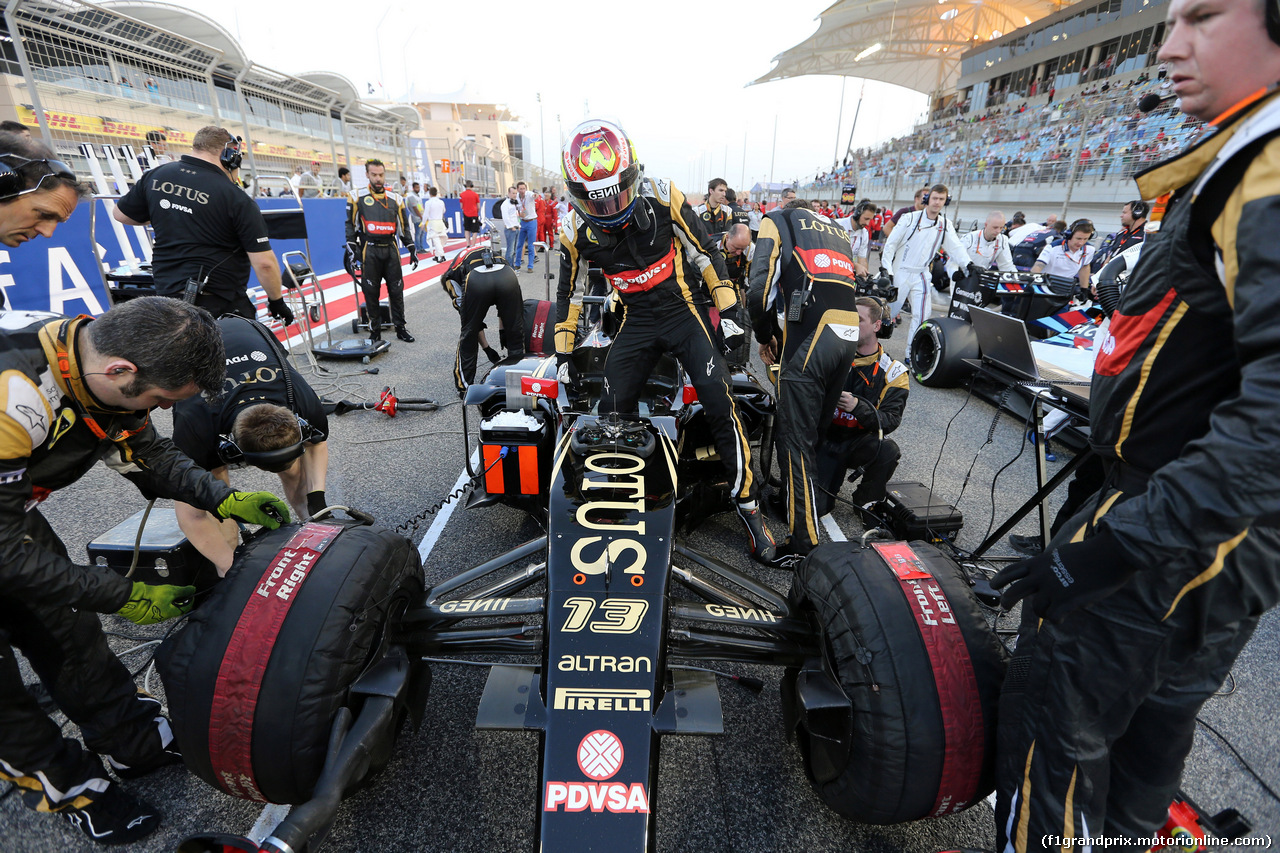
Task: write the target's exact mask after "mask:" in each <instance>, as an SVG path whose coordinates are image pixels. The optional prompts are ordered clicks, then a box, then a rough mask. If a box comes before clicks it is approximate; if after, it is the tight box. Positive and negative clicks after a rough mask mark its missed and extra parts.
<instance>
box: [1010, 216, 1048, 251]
mask: <svg viewBox="0 0 1280 853" xmlns="http://www.w3.org/2000/svg"><path fill="white" fill-rule="evenodd" d="M1043 230H1044V226H1043V225H1041V224H1040V223H1039V222H1028V223H1027V224H1026V225H1019V226H1018V227H1017V228H1013V229H1010V231H1009V244H1010V245H1013V246H1016V245H1018V244H1019V243H1021V242H1022V241H1023V240H1025V239H1027V237H1028V236H1030V235H1032V234H1034V233H1036V232H1037V231H1043Z"/></svg>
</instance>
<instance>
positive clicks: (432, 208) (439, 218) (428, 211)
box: [422, 187, 448, 261]
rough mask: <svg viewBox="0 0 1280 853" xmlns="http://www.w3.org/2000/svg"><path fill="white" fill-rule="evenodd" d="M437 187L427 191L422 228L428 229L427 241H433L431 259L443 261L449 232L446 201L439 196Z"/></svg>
mask: <svg viewBox="0 0 1280 853" xmlns="http://www.w3.org/2000/svg"><path fill="white" fill-rule="evenodd" d="M438 192H439V191H438V190H437V189H436V188H435V187H431V189H429V190H427V196H428V197H427V200H426V202H425V203H424V204H423V205H422V227H423V228H425V229H427V239H428V240H430V241H431V257H432V258H434V259H435V260H437V261H443V260H444V258H445V254H444V235H445V233H446V232H447V231H448V228H447V226H446V225H445V224H444V199H442V198H440V196H439V195H438V194H437V193H438Z"/></svg>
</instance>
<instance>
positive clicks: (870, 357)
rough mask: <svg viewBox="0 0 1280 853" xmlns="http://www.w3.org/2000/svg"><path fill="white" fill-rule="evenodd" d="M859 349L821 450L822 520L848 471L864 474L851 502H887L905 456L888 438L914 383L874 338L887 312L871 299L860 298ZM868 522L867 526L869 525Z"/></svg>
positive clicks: (819, 510)
mask: <svg viewBox="0 0 1280 853" xmlns="http://www.w3.org/2000/svg"><path fill="white" fill-rule="evenodd" d="M857 305H858V319H859V323H858V349H857V353H856V355H855V356H854V359H853V366H852V369H851V370H850V371H849V378H848V379H847V380H845V383H844V390H843V391H842V392H841V393H840V399H839V400H838V401H837V403H836V408H835V411H834V412H833V414H832V418H831V423H830V425H829V426H828V427H827V429H826V433H825V436H824V438H823V441H822V443H821V444H819V445H818V452H817V459H818V462H817V467H816V470H817V472H818V474H817V477H816V478H815V481H814V484H815V485H816V486H818V494H817V496H816V497H817V501H816V503H817V513H818V517H819V518H821V517H822V516H824V515H826V514H827V513H829V512H831V508H832V507H833V506H835V499H836V498H835V496H836V495H837V494H839V493H840V484H841V483H842V482H844V475H845V472H847V471H848V470H849V469H850V468H861V469H862V479H861V480H860V481H859V483H858V486H857V488H855V489H854V490H853V495H852V496H851V497H850V500H852V501H853V503H854V505H855V506H857V507H859V508H860V509H866V508H867V507H868V506H870V505H871V504H873V503H875V502H876V501H881V500H884V496H885V487H886V486H888V484H889V478H890V477H892V476H893V472H894V471H895V470H897V468H898V459H899V458H901V456H902V453H901V451H899V449H898V445H897V443H896V442H895V441H894V440H893V439H891V438H889V437H888V435H889V433H891V432H893V431H894V430H896V429H897V428H898V425H899V424H900V423H902V412H903V410H904V409H906V407H907V394H908V393H909V392H910V390H911V383H910V381H909V380H908V378H907V367H906V365H905V364H903V363H902V362H900V361H895V360H894V359H893V358H891V357H890V356H889V354H888V353H886V352H885V351H884V347H883V346H881V344H880V341H879V339H878V338H877V336H876V333H877V332H879V331H880V323H881V320H882V318H883V317H884V314H885V311H886V310H887V309H886V308H885V306H884V304H883V303H881V302H880V300H878V299H873V298H872V297H870V296H859V297H858V299H857ZM865 518H866V517H865V516H864V520H865Z"/></svg>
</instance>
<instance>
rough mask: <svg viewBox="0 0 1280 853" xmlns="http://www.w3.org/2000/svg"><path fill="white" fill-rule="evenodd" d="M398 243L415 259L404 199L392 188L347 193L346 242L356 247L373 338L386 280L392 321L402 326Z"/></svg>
mask: <svg viewBox="0 0 1280 853" xmlns="http://www.w3.org/2000/svg"><path fill="white" fill-rule="evenodd" d="M397 238H399V240H400V242H401V243H403V244H404V245H405V248H407V249H408V250H409V257H410V259H413V260H415V261H416V259H417V257H418V255H417V252H416V251H415V249H414V247H413V237H412V236H411V234H410V231H409V214H408V212H407V211H406V210H405V204H404V200H403V199H402V198H400V196H399V195H397V194H396V193H394V192H392V191H391V190H387V189H384V190H383V191H382V192H375V191H374V190H373V188H372V187H365V188H363V189H360V190H357V191H355V192H353V193H351V194H350V195H349V196H347V243H348V245H353V244H354V246H355V251H356V257H358V258H359V259H360V262H361V274H360V289H361V290H362V291H364V304H365V307H366V309H367V310H368V312H369V329H370V332H371V333H372V335H373V337H375V338H377V337H379V336H380V335H381V330H382V309H381V307H380V304H381V303H380V296H379V295H380V293H381V291H382V282H383V281H386V283H387V302H388V303H390V306H391V323H392V324H393V325H394V326H395V327H396V328H397V329H403V328H404V274H403V273H402V272H401V269H400V246H399V245H398V244H397V243H396V239H397Z"/></svg>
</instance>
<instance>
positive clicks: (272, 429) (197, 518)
mask: <svg viewBox="0 0 1280 853" xmlns="http://www.w3.org/2000/svg"><path fill="white" fill-rule="evenodd" d="M217 324H218V332H219V333H220V334H221V336H222V346H223V349H224V350H225V352H226V364H227V377H226V379H225V380H224V381H223V386H222V388H223V394H222V397H221V399H219V400H218V402H217V403H208V402H205V400H203V399H202V398H199V397H193V398H191V399H189V400H183V401H182V402H181V403H178V404H177V405H176V406H174V407H173V443H174V444H176V445H177V446H178V449H179V450H181V451H182V452H183V453H185V454H187V456H189V457H191V459H192V460H193V461H195V463H196V464H197V465H199V466H200V467H202V468H204V469H205V470H206V471H209V472H211V473H212V474H213V476H215V477H217V478H218V479H219V480H221V481H222V482H224V483H226V484H228V485H230V484H231V478H230V476H229V475H228V466H229V465H236V464H239V463H244V464H246V465H252V466H254V467H255V468H260V469H262V470H263V471H269V472H271V473H273V474H278V475H279V476H280V487H281V489H282V491H283V492H284V496H285V499H286V500H288V502H289V505H290V506H292V507H293V511H294V512H295V513H296V514H297V516H298V517H299V518H308V517H310V516H312V515H314V514H315V513H317V512H319V511H320V510H322V509H324V508H325V506H326V505H327V499H326V498H325V494H324V488H325V475H326V473H327V472H328V468H329V443H328V435H329V421H328V418H327V417H326V416H325V413H324V407H323V406H322V405H321V404H320V398H319V397H318V396H317V395H316V392H315V391H313V390H312V388H311V386H310V385H308V384H307V382H306V380H304V379H303V378H302V375H301V374H299V373H298V372H297V371H296V370H294V369H293V367H291V366H290V365H289V363H288V361H287V360H286V359H285V355H284V352H283V351H282V350H281V348H280V345H279V344H278V343H277V342H276V339H275V337H274V336H273V335H272V334H271V332H269V331H268V330H267V329H266V328H265V327H263V326H261V325H259V324H258V323H255V322H254V321H253V320H246V319H244V318H243V317H236V316H234V315H227V316H225V317H221V318H219V319H218V321H217ZM175 511H176V514H177V516H178V525H179V526H180V527H181V528H182V532H183V533H184V534H186V537H187V538H188V539H189V540H191V544H192V545H194V546H195V547H196V550H197V551H199V552H200V553H201V554H203V555H204V556H205V557H207V558H208V559H209V560H210V561H212V562H213V564H214V566H216V567H217V569H218V575H219V576H222V575H225V574H226V573H227V570H228V569H230V568H231V562H232V559H233V557H234V556H235V549H236V546H237V545H239V544H240V530H239V527H238V526H237V525H236V524H235V522H233V521H227V520H225V519H220V518H217V517H216V516H214V515H213V514H211V513H208V512H206V511H204V510H203V509H200V508H198V507H195V506H192V505H191V504H188V503H182V502H178V503H177V504H176V505H175Z"/></svg>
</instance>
